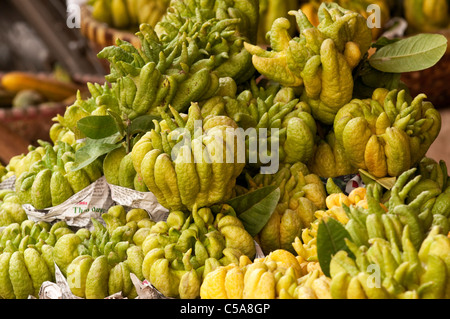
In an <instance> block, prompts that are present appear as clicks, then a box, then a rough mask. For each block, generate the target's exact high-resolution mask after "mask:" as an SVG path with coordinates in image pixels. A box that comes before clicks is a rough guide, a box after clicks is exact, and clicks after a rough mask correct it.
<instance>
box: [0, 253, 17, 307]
mask: <svg viewBox="0 0 450 319" xmlns="http://www.w3.org/2000/svg"><path fill="white" fill-rule="evenodd" d="M11 256H12V253H10V252H5V251H3V253H2V254H1V255H0V297H1V298H2V299H15V298H16V295H15V294H14V289H13V285H12V283H11V279H10V277H9V261H10V259H11Z"/></svg>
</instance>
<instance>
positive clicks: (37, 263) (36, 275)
mask: <svg viewBox="0 0 450 319" xmlns="http://www.w3.org/2000/svg"><path fill="white" fill-rule="evenodd" d="M23 256H24V261H25V266H26V267H27V270H28V273H29V274H30V277H31V280H32V282H33V287H34V296H35V297H37V296H38V295H39V290H40V288H41V285H42V283H43V282H45V281H51V280H52V274H51V273H50V270H49V269H48V267H47V264H46V263H45V260H44V259H43V258H42V257H41V254H40V253H39V252H38V251H37V250H36V249H35V248H31V247H29V248H27V249H25V251H24V252H23Z"/></svg>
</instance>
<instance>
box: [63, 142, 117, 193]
mask: <svg viewBox="0 0 450 319" xmlns="http://www.w3.org/2000/svg"><path fill="white" fill-rule="evenodd" d="M125 155H126V150H125V147H119V148H117V149H115V150H113V151H111V152H109V153H108V154H107V155H106V156H105V159H104V160H103V172H104V175H105V178H106V181H107V182H108V183H109V184H112V185H119V171H120V170H119V168H120V163H121V161H122V159H123V158H124V157H125ZM69 174H71V173H70V172H69V173H68V175H69ZM72 175H74V174H73V173H72ZM80 177H82V176H76V175H74V176H73V179H74V181H75V180H76V179H77V178H80ZM83 178H84V177H83ZM69 179H70V178H69Z"/></svg>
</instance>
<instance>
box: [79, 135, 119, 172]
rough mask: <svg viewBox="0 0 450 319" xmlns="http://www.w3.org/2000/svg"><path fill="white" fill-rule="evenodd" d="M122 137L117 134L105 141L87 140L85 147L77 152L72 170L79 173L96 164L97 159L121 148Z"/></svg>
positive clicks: (104, 139)
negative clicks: (84, 168) (93, 163)
mask: <svg viewBox="0 0 450 319" xmlns="http://www.w3.org/2000/svg"><path fill="white" fill-rule="evenodd" d="M121 141H122V137H121V136H120V135H119V134H115V135H112V136H109V137H106V138H103V139H89V138H88V139H86V143H85V145H84V146H82V147H81V148H79V149H78V150H77V151H76V152H75V161H74V166H73V168H72V170H73V171H77V170H80V169H82V168H83V167H86V166H87V165H89V164H91V163H92V162H94V161H95V160H96V159H97V158H99V157H101V156H103V155H105V154H107V153H109V152H111V151H112V150H115V149H116V148H119V147H121V145H122V144H121Z"/></svg>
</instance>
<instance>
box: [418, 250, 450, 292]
mask: <svg viewBox="0 0 450 319" xmlns="http://www.w3.org/2000/svg"><path fill="white" fill-rule="evenodd" d="M446 268H447V267H446V265H445V262H444V261H443V260H442V259H441V258H439V257H437V256H435V255H428V258H427V269H426V271H425V273H424V274H423V275H422V276H421V277H420V281H421V286H420V287H419V289H418V292H419V295H420V297H421V298H423V299H442V298H444V297H445V289H446V281H448V274H447V269H446Z"/></svg>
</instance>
